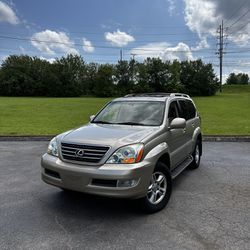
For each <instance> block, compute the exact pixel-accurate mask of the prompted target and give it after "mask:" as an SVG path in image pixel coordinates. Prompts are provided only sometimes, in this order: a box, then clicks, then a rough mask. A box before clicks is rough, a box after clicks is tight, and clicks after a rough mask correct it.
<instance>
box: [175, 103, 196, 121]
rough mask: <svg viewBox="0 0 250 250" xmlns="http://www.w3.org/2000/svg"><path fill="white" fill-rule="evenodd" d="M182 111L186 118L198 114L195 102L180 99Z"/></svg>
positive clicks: (181, 115)
mask: <svg viewBox="0 0 250 250" xmlns="http://www.w3.org/2000/svg"><path fill="white" fill-rule="evenodd" d="M179 104H180V108H181V112H180V117H181V118H184V119H186V120H189V119H192V118H194V117H195V115H196V109H195V107H194V104H193V103H192V102H191V101H189V100H179Z"/></svg>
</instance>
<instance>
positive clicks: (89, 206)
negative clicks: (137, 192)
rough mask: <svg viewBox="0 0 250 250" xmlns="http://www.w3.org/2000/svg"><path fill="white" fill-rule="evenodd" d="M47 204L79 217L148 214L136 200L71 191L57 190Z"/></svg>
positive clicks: (56, 210) (61, 211) (58, 210)
mask: <svg viewBox="0 0 250 250" xmlns="http://www.w3.org/2000/svg"><path fill="white" fill-rule="evenodd" d="M46 203H47V205H48V206H49V207H50V209H52V210H53V211H54V212H56V213H59V214H61V215H63V216H66V217H67V215H71V216H72V215H73V216H74V217H77V218H78V219H79V218H81V217H86V216H92V215H94V216H95V217H103V216H104V215H105V218H114V217H119V218H123V219H125V218H128V217H131V216H132V217H133V215H134V216H146V214H145V213H143V212H142V211H141V210H140V208H139V206H138V202H137V201H136V200H128V199H118V198H107V197H101V196H95V195H88V194H83V193H79V192H73V191H72V192H71V191H60V190H58V191H56V192H53V193H52V194H50V196H49V197H48V196H47V202H46Z"/></svg>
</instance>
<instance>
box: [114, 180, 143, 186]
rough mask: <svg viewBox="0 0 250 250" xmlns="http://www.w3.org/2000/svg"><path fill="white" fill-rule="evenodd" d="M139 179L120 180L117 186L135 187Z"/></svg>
mask: <svg viewBox="0 0 250 250" xmlns="http://www.w3.org/2000/svg"><path fill="white" fill-rule="evenodd" d="M138 181H139V179H137V180H118V181H117V187H134V186H136V185H137V183H138Z"/></svg>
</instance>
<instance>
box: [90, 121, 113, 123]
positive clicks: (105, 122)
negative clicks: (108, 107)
mask: <svg viewBox="0 0 250 250" xmlns="http://www.w3.org/2000/svg"><path fill="white" fill-rule="evenodd" d="M91 123H99V124H113V123H112V122H106V121H93V122H91Z"/></svg>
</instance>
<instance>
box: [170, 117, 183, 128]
mask: <svg viewBox="0 0 250 250" xmlns="http://www.w3.org/2000/svg"><path fill="white" fill-rule="evenodd" d="M185 127H186V120H185V119H183V118H174V119H173V120H172V121H171V123H170V129H184V128H185Z"/></svg>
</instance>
